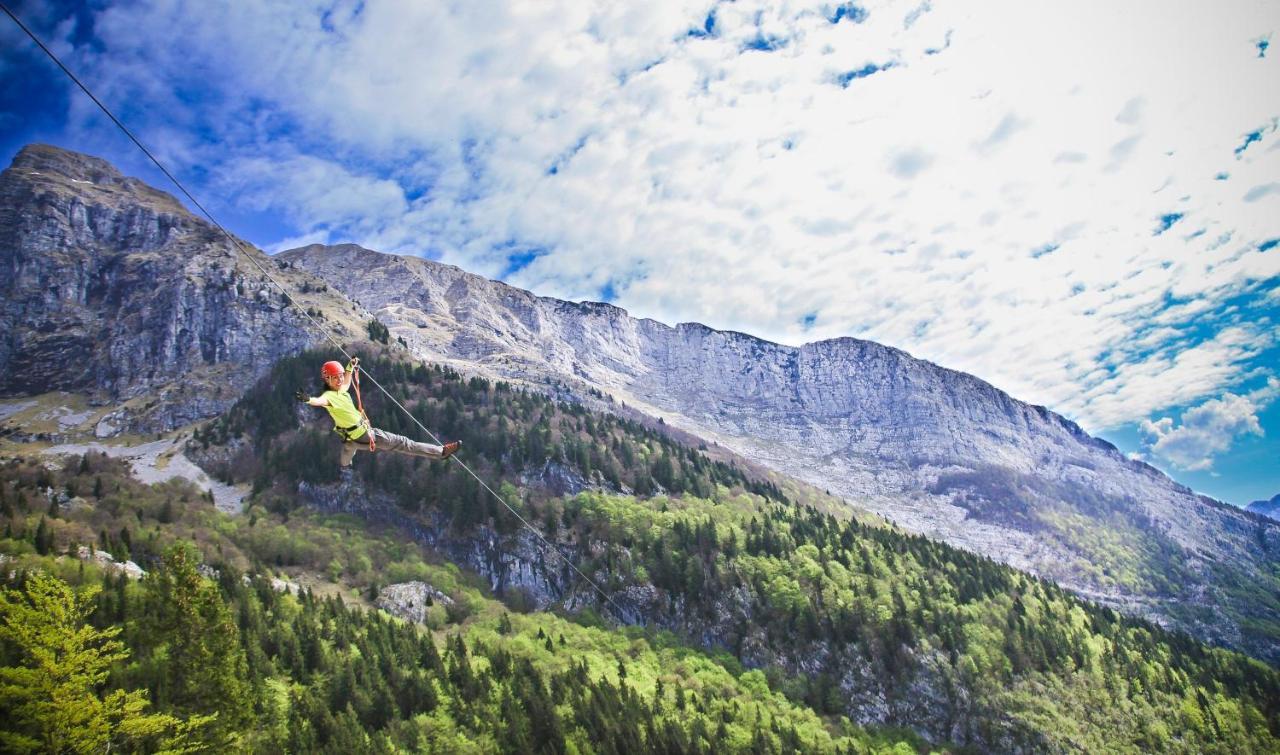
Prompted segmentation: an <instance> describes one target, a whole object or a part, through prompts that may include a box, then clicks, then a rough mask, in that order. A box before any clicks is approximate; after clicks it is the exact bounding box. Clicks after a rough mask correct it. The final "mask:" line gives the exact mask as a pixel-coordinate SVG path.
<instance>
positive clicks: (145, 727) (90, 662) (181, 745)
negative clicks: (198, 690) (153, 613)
mask: <svg viewBox="0 0 1280 755" xmlns="http://www.w3.org/2000/svg"><path fill="white" fill-rule="evenodd" d="M97 594H98V589H97V588H96V587H93V586H91V587H87V588H85V589H84V590H82V591H80V593H79V594H76V593H75V592H74V591H72V589H71V587H69V586H68V585H67V584H66V583H64V582H62V581H61V580H58V579H55V578H53V577H50V576H47V575H45V574H42V573H39V572H36V573H33V574H31V575H30V576H29V577H28V578H27V579H26V580H25V581H23V582H22V583H20V584H15V585H8V586H6V587H5V588H4V589H3V591H2V592H0V643H2V646H3V656H2V657H3V659H4V666H3V667H0V709H2V710H4V711H5V712H6V714H5V716H4V723H3V724H0V726H3V730H0V745H3V749H4V750H5V751H6V752H59V753H61V752H72V753H98V752H107V751H109V750H110V749H116V748H119V749H134V750H141V751H154V750H156V749H158V748H159V749H163V750H165V751H168V752H188V751H191V750H192V749H193V747H194V746H193V745H192V744H191V739H192V735H193V734H195V733H197V732H198V730H199V729H200V727H202V726H203V725H204V724H205V723H207V719H204V718H200V717H195V718H192V719H190V720H188V721H183V720H181V719H179V718H176V717H174V716H171V715H166V714H159V713H147V712H146V709H147V707H148V705H149V702H148V700H147V693H146V692H145V691H143V690H133V691H128V692H126V691H124V690H120V689H116V690H112V691H110V692H106V693H103V691H102V690H103V685H104V682H105V681H106V679H107V674H108V669H109V668H110V667H111V665H112V664H116V663H119V662H121V661H124V660H125V659H126V658H128V657H129V652H128V650H127V649H126V648H125V647H124V644H123V643H122V642H120V641H119V640H118V639H116V637H117V636H118V635H119V634H120V631H121V630H120V627H114V626H113V627H108V628H106V629H96V628H94V627H92V626H89V625H88V624H87V623H86V617H87V616H88V615H89V613H90V612H91V611H92V610H93V607H94V605H95V602H96V596H97Z"/></svg>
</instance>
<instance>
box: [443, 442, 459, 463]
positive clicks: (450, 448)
mask: <svg viewBox="0 0 1280 755" xmlns="http://www.w3.org/2000/svg"><path fill="white" fill-rule="evenodd" d="M459 448H462V441H460V440H455V441H452V442H450V443H446V444H444V445H443V446H441V447H440V458H441V459H447V458H449V457H450V456H453V455H454V454H456V453H457V452H458V449H459Z"/></svg>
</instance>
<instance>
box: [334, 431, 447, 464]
mask: <svg viewBox="0 0 1280 755" xmlns="http://www.w3.org/2000/svg"><path fill="white" fill-rule="evenodd" d="M369 432H371V433H373V440H374V445H375V446H377V449H378V450H379V451H395V452H396V453H401V454H408V455H409V456H425V457H427V458H428V459H443V458H444V449H443V448H441V447H440V446H437V445H434V444H431V443H419V442H418V441H416V440H409V439H408V438H406V437H404V436H403V435H396V434H395V433H389V432H387V431H385V430H379V429H378V428H376V427H371V428H369ZM368 450H369V436H368V435H367V434H366V435H361V436H360V437H359V438H358V439H356V440H348V441H343V443H342V454H341V455H340V457H339V459H338V463H339V464H340V465H342V466H344V467H349V466H351V459H352V458H353V457H354V456H355V455H356V451H368Z"/></svg>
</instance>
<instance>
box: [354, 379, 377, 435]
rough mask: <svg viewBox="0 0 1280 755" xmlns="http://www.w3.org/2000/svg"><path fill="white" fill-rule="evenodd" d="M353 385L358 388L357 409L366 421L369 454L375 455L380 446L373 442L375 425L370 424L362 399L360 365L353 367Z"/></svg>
mask: <svg viewBox="0 0 1280 755" xmlns="http://www.w3.org/2000/svg"><path fill="white" fill-rule="evenodd" d="M351 384H352V385H354V386H355V388H356V409H358V410H359V411H360V416H361V417H362V418H363V419H364V426H365V433H366V434H367V435H368V436H369V453H373V452H374V451H377V450H378V444H377V443H375V442H374V440H373V425H371V424H369V415H367V414H365V413H364V401H362V400H361V398H360V367H359V366H358V365H352V367H351Z"/></svg>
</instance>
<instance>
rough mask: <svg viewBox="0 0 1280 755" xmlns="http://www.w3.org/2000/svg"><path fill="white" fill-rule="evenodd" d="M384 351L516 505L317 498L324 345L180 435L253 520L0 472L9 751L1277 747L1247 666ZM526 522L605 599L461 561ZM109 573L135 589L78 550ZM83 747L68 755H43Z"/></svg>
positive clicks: (466, 479) (1277, 689)
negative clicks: (418, 617)
mask: <svg viewBox="0 0 1280 755" xmlns="http://www.w3.org/2000/svg"><path fill="white" fill-rule="evenodd" d="M365 358H366V359H368V360H369V361H368V367H369V369H370V370H372V371H373V372H374V373H375V374H377V375H378V376H379V379H380V380H381V381H382V382H383V384H384V385H386V386H387V387H388V389H389V391H390V392H391V394H392V395H393V396H395V397H396V399H397V400H398V401H400V402H401V403H403V404H405V406H406V407H408V408H409V410H410V411H411V412H413V414H414V416H415V417H417V418H418V419H419V420H420V421H422V423H423V424H424V425H425V426H426V427H429V428H432V430H433V432H436V433H437V434H438V435H439V436H441V437H461V438H463V440H464V444H465V445H464V449H465V450H466V452H467V460H468V463H469V464H470V465H471V466H472V467H473V468H474V469H476V470H477V473H478V474H479V475H480V476H481V478H482V479H485V480H486V483H487V484H489V485H490V487H492V489H493V490H495V491H498V493H499V494H500V495H502V496H503V499H504V501H505V503H506V504H507V506H510V507H511V508H510V509H508V508H507V506H504V505H503V503H502V502H499V501H496V500H494V497H493V496H492V495H490V494H489V493H488V492H487V491H486V490H485V489H484V488H483V487H481V486H479V485H478V484H477V483H476V482H475V481H474V480H473V479H472V478H470V476H469V475H466V474H465V473H463V472H462V471H461V470H460V469H459V468H458V467H457V466H456V465H453V464H445V463H440V462H429V461H426V460H420V459H411V458H402V457H396V456H393V455H389V454H385V455H384V454H375V455H370V454H358V455H357V461H356V476H357V482H356V483H355V484H354V487H355V488H357V493H356V495H358V496H359V497H360V498H361V499H362V500H365V501H366V502H367V503H366V504H365V505H366V509H364V510H362V512H361V513H351V512H347V513H333V512H329V511H325V510H323V509H322V508H319V507H317V506H315V505H313V504H314V500H313V498H314V493H315V491H317V490H323V491H337V490H339V489H341V488H342V483H340V482H339V481H338V480H337V475H336V460H337V443H338V441H337V438H336V437H335V436H333V434H332V433H331V432H329V430H328V427H327V424H326V420H327V418H325V417H324V416H323V413H318V412H315V411H314V410H307V409H305V408H300V407H298V406H297V405H296V403H295V402H294V401H293V399H292V394H293V392H294V391H295V390H297V389H298V388H299V387H306V386H308V384H309V383H310V382H311V381H310V380H309V378H310V375H311V374H312V372H313V366H314V364H317V363H318V360H317V358H316V355H313V354H307V355H303V356H302V357H299V358H298V359H296V360H285V361H284V362H282V363H281V364H280V365H278V366H277V368H276V369H275V371H273V373H272V374H271V375H270V376H268V377H267V378H266V379H264V381H263V382H262V383H261V384H259V385H258V386H257V387H256V388H255V389H254V391H253V393H252V396H253V398H252V400H245V401H243V402H241V404H239V405H238V406H237V407H236V408H234V409H233V410H231V411H230V412H229V413H227V415H225V416H224V417H223V418H221V419H220V420H218V421H215V422H213V423H210V424H209V425H207V426H206V427H204V428H202V429H201V430H200V431H199V432H198V433H197V434H196V436H195V437H194V438H193V440H192V448H191V451H190V453H191V455H192V456H194V457H196V458H200V459H202V460H203V461H204V462H205V463H206V466H207V468H209V469H211V471H214V472H215V473H216V474H217V475H219V476H220V477H223V478H224V479H228V480H232V481H238V482H244V483H247V484H249V485H251V487H252V490H253V495H252V497H251V499H250V504H249V506H248V508H247V510H246V511H245V512H244V513H243V514H240V515H236V516H229V515H226V514H222V513H220V512H218V511H217V510H216V509H215V508H214V507H213V506H212V504H211V501H210V500H209V497H208V496H207V495H206V494H203V493H201V492H200V491H199V490H198V489H196V488H195V487H194V486H192V485H190V484H188V483H183V482H180V481H171V482H169V483H164V484H161V485H143V484H141V483H138V482H137V481H135V480H133V479H132V478H131V477H130V476H129V473H128V467H127V464H126V463H125V462H122V461H120V460H116V459H111V458H108V457H106V456H104V455H102V454H93V453H90V454H85V455H83V456H80V457H70V458H67V459H65V460H64V461H60V462H57V463H52V462H50V460H49V459H48V458H43V459H15V460H11V461H9V462H7V463H5V464H3V465H0V517H2V518H3V520H4V527H5V531H4V539H3V540H0V553H3V554H4V555H5V564H4V575H5V579H4V585H5V587H4V597H3V603H0V608H2V610H3V612H4V615H3V624H2V625H0V653H2V654H3V655H0V660H2V661H3V664H4V667H3V669H2V670H0V703H2V704H3V707H4V710H5V711H6V713H7V715H6V716H5V720H6V722H7V723H6V724H5V727H6V728H5V732H4V734H3V737H4V739H3V741H4V742H5V748H6V749H11V750H13V751H50V750H53V751H74V752H89V751H102V748H103V747H104V743H107V742H111V743H113V744H112V747H113V749H119V748H123V749H126V750H136V751H166V750H167V751H199V750H201V749H203V750H207V751H228V750H240V751H254V752H314V751H337V750H339V749H342V750H345V751H357V752H366V751H367V752H374V751H378V752H382V751H385V752H397V751H427V752H468V751H475V752H489V751H511V752H515V751H519V752H632V751H644V752H703V751H705V752H793V751H812V752H928V751H939V752H942V751H951V752H963V751H974V752H978V751H993V750H995V751H1026V752H1062V751H1086V752H1100V751H1107V752H1221V753H1243V752H1256V753H1267V752H1276V751H1278V750H1280V674H1278V673H1277V671H1276V670H1275V669H1274V668H1271V667H1269V666H1267V665H1266V664H1264V663H1262V662H1260V661H1257V660H1254V659H1251V658H1248V657H1246V656H1243V655H1241V654H1238V653H1234V652H1231V651H1227V650H1223V649H1219V648H1212V647H1208V646H1205V645H1203V644H1201V643H1199V642H1196V641H1194V640H1192V639H1191V638H1189V637H1187V636H1186V635H1182V634H1175V633H1170V632H1167V631H1165V630H1163V629H1161V628H1160V627H1157V626H1155V625H1152V624H1149V623H1147V622H1144V621H1141V620H1138V619H1133V618H1129V617H1124V616H1120V615H1118V614H1117V613H1115V612H1114V611H1112V610H1110V609H1106V608H1100V607H1097V606H1095V605H1092V604H1090V603H1087V602H1085V601H1082V600H1080V599H1079V598H1077V597H1075V596H1073V595H1071V594H1069V593H1066V592H1065V591H1063V590H1061V589H1059V588H1057V587H1056V586H1055V585H1054V584H1052V583H1050V582H1047V581H1044V580H1040V579H1037V578H1035V577H1032V576H1029V575H1026V574H1023V573H1020V572H1017V571H1015V570H1013V569H1010V568H1008V567H1006V566H1003V565H1000V564H997V563H995V562H993V561H991V560H989V559H986V558H983V557H980V556H977V555H974V554H971V553H968V552H966V551H961V550H958V549H955V548H951V547H949V546H946V545H942V544H939V543H936V542H933V541H930V540H928V539H925V538H922V537H918V536H912V535H908V534H906V533H903V532H900V531H898V530H896V529H894V528H892V527H890V526H887V525H885V524H884V523H883V522H877V521H873V520H869V519H860V518H854V517H836V516H833V515H832V514H831V513H827V512H822V511H818V510H816V509H814V508H811V507H809V506H807V505H804V504H802V503H798V502H796V501H794V500H792V499H791V498H790V497H789V496H788V495H787V494H785V493H784V492H783V491H782V490H781V489H780V488H779V487H778V486H777V485H776V484H774V483H772V482H770V481H769V480H767V479H764V478H763V477H761V476H759V475H757V474H755V473H754V472H752V471H751V470H748V469H746V468H744V467H742V466H740V465H737V464H735V463H731V462H725V461H723V460H716V459H713V458H711V456H710V455H709V454H708V452H707V450H706V449H704V448H698V447H691V446H688V445H686V444H683V443H681V442H679V441H677V440H675V439H673V438H672V437H671V436H669V435H667V434H665V433H663V432H662V429H661V427H657V428H655V427H652V426H646V425H642V424H640V423H638V422H636V421H634V420H629V419H624V418H622V417H620V416H617V415H613V414H609V413H601V412H598V411H595V410H590V409H587V408H585V407H583V406H582V405H580V404H575V403H573V402H570V401H565V400H553V399H552V398H549V397H547V396H544V395H540V394H538V393H535V392H531V391H527V390H524V389H519V388H516V387H513V386H510V385H507V384H502V383H490V382H487V381H484V380H481V379H478V378H470V379H468V378H464V377H462V376H460V375H457V374H455V373H452V372H450V371H448V370H444V369H441V368H434V367H422V366H412V365H408V364H406V363H403V362H397V361H395V360H392V359H390V358H388V357H385V356H379V355H377V354H370V355H368V356H367V357H365ZM366 400H367V401H368V404H369V409H370V413H371V415H372V416H373V417H374V421H375V423H376V424H378V425H379V426H381V427H384V428H386V429H388V430H391V431H393V432H402V433H405V434H410V435H414V436H415V437H416V435H417V434H416V433H415V429H416V428H415V427H413V426H412V425H411V423H409V422H408V421H407V420H404V419H403V418H400V419H397V418H396V413H395V412H393V411H390V410H389V409H388V407H387V406H386V405H385V404H381V403H378V402H377V400H376V399H374V398H372V397H368V396H366ZM392 408H393V407H392ZM317 415H320V416H317ZM551 467H554V468H555V469H556V470H558V473H557V475H555V482H554V483H553V484H549V483H547V477H546V476H545V475H544V474H542V473H543V472H545V470H547V469H548V468H551ZM566 480H567V481H569V483H570V487H574V488H577V489H576V490H564V489H562V488H563V487H564V484H565V481H566ZM308 491H310V492H308ZM377 507H383V508H386V509H388V510H391V511H394V512H395V514H396V515H397V516H398V517H400V518H399V519H398V520H395V521H402V522H418V523H421V526H423V527H427V526H432V527H438V528H441V529H440V531H441V532H443V533H445V534H446V535H447V538H446V540H447V541H448V543H449V544H451V547H434V548H433V547H428V546H427V545H426V544H424V543H420V542H415V541H414V540H413V539H412V538H411V537H410V536H409V534H408V533H407V532H406V531H405V529H404V528H403V527H397V526H395V525H392V524H388V523H387V522H388V521H392V520H391V519H388V518H387V517H375V516H366V515H364V514H369V513H372V512H375V510H377ZM513 510H514V511H519V512H520V513H521V515H522V516H524V517H525V518H526V519H528V520H529V521H531V522H533V523H535V524H536V525H537V526H538V528H539V530H540V532H541V533H542V534H543V535H544V536H545V537H547V538H548V539H550V540H551V541H552V542H553V543H554V544H555V545H556V547H557V548H559V549H560V550H561V551H562V552H563V553H566V554H567V555H568V557H569V558H570V559H572V560H573V561H574V563H576V565H577V566H578V567H579V568H580V569H581V570H582V571H583V572H584V573H585V574H587V575H590V576H591V578H592V579H593V580H594V581H596V582H597V583H598V584H599V585H600V586H601V587H602V588H603V590H604V591H605V592H606V594H607V595H609V596H610V600H609V601H606V600H604V599H602V598H601V597H600V596H599V595H594V594H593V593H592V592H591V591H590V590H585V591H584V590H581V589H577V588H578V587H580V586H578V585H574V584H572V580H570V579H568V578H566V577H563V576H562V574H563V573H562V572H555V571H553V570H547V571H546V573H545V577H546V587H547V588H548V589H549V590H550V592H551V593H552V598H553V599H552V600H550V601H549V602H546V601H543V602H544V603H545V604H542V603H540V602H539V599H538V597H537V596H536V595H531V594H529V593H528V592H526V591H523V590H521V589H519V588H518V587H515V588H512V589H502V590H497V591H495V590H493V589H492V585H493V582H492V581H491V577H493V576H494V575H493V574H489V573H480V571H478V570H477V567H476V564H473V563H468V562H465V560H464V559H461V558H459V557H458V556H457V554H458V553H463V552H476V551H483V550H484V549H485V548H491V549H494V550H495V551H502V550H503V549H507V550H512V549H517V548H519V547H520V543H521V538H522V537H525V535H524V534H523V533H522V532H521V526H520V524H519V522H518V521H517V520H516V519H515V517H514V516H513V515H512V513H511V511H513ZM94 548H96V549H98V550H101V551H103V552H104V553H109V554H111V557H113V558H114V559H116V562H120V561H126V560H132V561H133V562H136V563H137V564H138V565H139V566H140V567H141V568H142V569H144V570H145V571H146V575H145V576H143V577H142V578H141V579H138V580H135V579H132V578H130V577H128V576H126V575H125V574H124V573H123V571H122V570H121V569H120V568H119V567H118V565H117V563H112V562H106V561H105V560H104V559H98V560H94V559H88V560H86V559H82V558H78V557H77V554H79V553H81V552H82V549H94ZM273 580H274V581H273ZM410 580H419V581H423V582H427V583H429V584H431V585H433V586H434V587H435V588H436V589H438V590H440V591H442V592H443V593H444V594H446V595H448V596H449V598H450V600H449V601H448V603H447V605H442V604H437V605H432V606H431V607H430V608H429V610H428V612H427V619H426V621H425V622H424V623H423V624H420V625H413V624H408V623H405V622H403V621H401V620H399V619H396V618H392V617H390V616H388V615H386V614H384V613H383V612H381V611H379V610H377V609H376V608H375V607H374V601H375V600H376V598H377V597H378V594H379V592H380V590H382V589H384V588H385V587H386V586H387V585H390V584H397V583H402V582H407V581H410ZM570 595H573V596H576V598H575V600H576V602H575V603H573V604H572V606H569V604H568V603H567V602H566V599H567V598H568V597H569V596H570ZM441 603H443V601H441ZM584 604H585V605H584ZM616 605H621V606H623V607H624V608H625V609H626V614H627V616H626V617H621V616H619V615H618V612H617V611H616V610H615V606H616ZM566 606H569V607H566ZM623 618H630V619H631V620H630V621H623V620H622V619H623ZM41 664H44V665H41ZM49 680H65V681H63V682H59V683H60V684H63V686H62V687H58V688H56V689H55V688H52V687H50V686H49V685H50V684H51V682H50V681H49ZM42 685H43V686H42ZM73 700H74V701H77V702H74V703H72V702H69V701H73ZM68 727H71V729H74V730H75V731H77V732H80V733H79V734H77V735H76V736H78V737H82V739H77V740H75V742H73V741H72V740H70V739H50V738H49V737H57V736H63V735H62V734H58V732H60V731H69V730H70V729H68ZM86 743H87V744H86Z"/></svg>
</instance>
